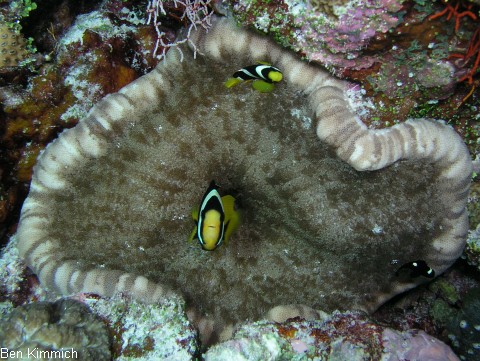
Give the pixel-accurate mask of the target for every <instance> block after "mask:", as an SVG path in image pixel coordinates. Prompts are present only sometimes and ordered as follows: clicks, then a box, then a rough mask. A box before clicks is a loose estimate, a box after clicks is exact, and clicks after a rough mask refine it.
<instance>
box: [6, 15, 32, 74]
mask: <svg viewBox="0 0 480 361" xmlns="http://www.w3.org/2000/svg"><path fill="white" fill-rule="evenodd" d="M26 45H27V42H26V41H25V38H24V37H23V35H21V34H18V33H16V32H14V31H13V30H12V29H10V28H9V27H8V26H7V25H6V24H3V23H0V68H3V67H7V66H17V65H18V64H19V62H20V61H22V60H23V59H24V58H25V57H26V56H27V50H26Z"/></svg>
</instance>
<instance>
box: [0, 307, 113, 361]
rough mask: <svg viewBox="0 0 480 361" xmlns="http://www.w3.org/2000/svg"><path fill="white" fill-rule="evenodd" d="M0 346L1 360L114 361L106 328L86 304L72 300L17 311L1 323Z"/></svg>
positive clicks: (22, 308) (19, 308)
mask: <svg viewBox="0 0 480 361" xmlns="http://www.w3.org/2000/svg"><path fill="white" fill-rule="evenodd" d="M0 346H1V347H2V359H3V358H4V357H3V356H4V355H5V356H10V358H11V359H12V360H14V359H29V358H34V359H38V360H51V359H56V358H58V359H60V358H61V359H70V358H71V359H75V360H110V359H111V354H110V342H109V337H108V331H107V327H106V326H105V325H104V324H103V322H102V321H101V320H100V319H98V318H97V317H96V316H94V315H93V314H92V313H91V312H90V311H89V309H88V307H86V306H85V305H84V304H82V303H80V302H78V301H74V300H69V299H64V300H60V301H57V302H55V303H48V302H37V303H30V304H27V305H25V306H21V307H17V308H16V309H14V310H13V311H12V312H11V313H10V314H9V315H8V316H7V317H6V318H4V319H3V320H1V321H0ZM4 352H7V353H8V355H6V354H4ZM12 356H13V357H12ZM20 356H21V357H20ZM22 357H23V358H22Z"/></svg>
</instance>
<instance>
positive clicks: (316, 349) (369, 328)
mask: <svg viewBox="0 0 480 361" xmlns="http://www.w3.org/2000/svg"><path fill="white" fill-rule="evenodd" d="M227 359H235V360H236V359H242V360H243V359H245V360H252V361H253V360H267V359H268V360H285V359H288V360H297V359H298V360H307V359H318V360H380V359H381V360H392V361H393V360H429V361H447V360H448V361H458V360H459V359H458V357H456V356H455V354H454V353H453V352H452V350H451V349H450V348H449V347H448V346H447V345H445V344H444V343H443V342H441V341H439V340H437V339H435V338H434V337H431V336H429V335H428V334H426V333H425V332H423V331H417V330H412V331H405V332H400V331H397V330H394V329H391V328H387V327H384V326H380V325H378V324H376V323H374V322H372V321H370V320H369V319H368V318H367V317H366V316H365V315H363V314H361V313H358V312H353V313H351V312H346V313H338V312H334V313H333V314H331V315H324V316H323V319H322V320H315V321H302V320H300V319H291V320H288V321H286V322H283V323H272V322H266V321H259V322H255V323H252V324H246V325H243V326H241V327H239V329H237V330H236V332H235V335H234V337H233V338H232V340H229V341H226V342H223V343H221V344H219V345H216V346H213V347H212V348H211V349H210V350H208V352H206V354H205V360H207V361H215V360H227Z"/></svg>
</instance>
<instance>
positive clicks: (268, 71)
mask: <svg viewBox="0 0 480 361" xmlns="http://www.w3.org/2000/svg"><path fill="white" fill-rule="evenodd" d="M282 79H283V74H282V72H281V71H280V69H278V68H276V67H274V66H272V65H270V64H268V63H264V62H258V64H256V65H249V66H246V67H245V68H242V69H240V70H238V71H236V72H235V73H234V74H233V77H232V78H229V79H228V80H227V81H226V82H225V86H226V87H227V88H231V87H233V86H235V85H237V84H239V83H241V82H242V81H249V80H253V83H252V87H253V89H255V90H257V91H259V92H260V93H269V92H271V91H272V90H273V89H274V87H275V86H274V83H278V82H279V81H281V80H282Z"/></svg>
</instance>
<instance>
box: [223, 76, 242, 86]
mask: <svg viewBox="0 0 480 361" xmlns="http://www.w3.org/2000/svg"><path fill="white" fill-rule="evenodd" d="M241 82H242V80H241V79H238V78H229V79H228V80H227V81H226V82H225V87H227V88H232V87H234V86H235V85H237V84H239V83H241Z"/></svg>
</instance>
